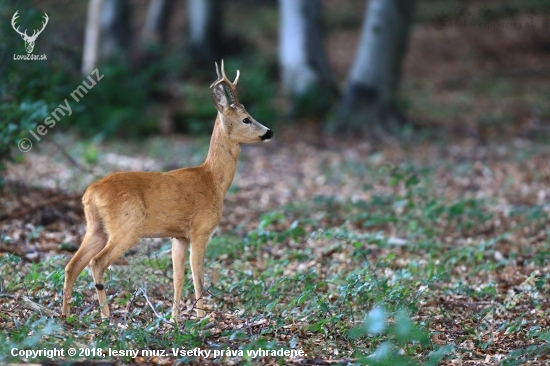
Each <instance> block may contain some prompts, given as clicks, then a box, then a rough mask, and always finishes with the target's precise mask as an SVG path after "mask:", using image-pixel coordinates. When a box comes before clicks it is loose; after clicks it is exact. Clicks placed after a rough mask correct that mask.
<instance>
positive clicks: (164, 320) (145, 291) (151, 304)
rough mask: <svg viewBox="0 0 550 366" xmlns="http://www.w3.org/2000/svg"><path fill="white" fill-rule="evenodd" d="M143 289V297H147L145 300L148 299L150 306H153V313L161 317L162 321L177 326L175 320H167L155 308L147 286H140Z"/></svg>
mask: <svg viewBox="0 0 550 366" xmlns="http://www.w3.org/2000/svg"><path fill="white" fill-rule="evenodd" d="M140 290H141V293H142V294H143V297H145V301H147V304H148V305H149V307H150V308H151V310H153V313H154V314H155V316H156V317H157V318H159V319H160V320H161V321H163V322H165V323H167V324H170V325H172V326H174V327H176V323H174V322H171V321H170V320H166V319H165V318H164V317H163V316H162V315H160V314H159V313H158V312H157V310H156V309H155V307H154V306H153V303H152V302H151V300H149V297H148V296H147V288H146V287H141V288H140Z"/></svg>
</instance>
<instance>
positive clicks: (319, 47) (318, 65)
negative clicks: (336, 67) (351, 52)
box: [279, 0, 334, 98]
mask: <svg viewBox="0 0 550 366" xmlns="http://www.w3.org/2000/svg"><path fill="white" fill-rule="evenodd" d="M321 10H322V8H321V2H320V0H279V11H280V19H281V20H280V21H281V25H280V27H279V63H280V66H281V71H282V81H283V88H284V90H285V92H286V93H287V94H288V95H289V96H291V97H293V98H296V97H298V98H299V97H301V96H304V95H305V94H307V93H308V92H310V91H312V90H313V89H314V88H317V87H324V88H328V89H333V88H334V86H333V84H332V81H331V77H330V68H329V65H328V62H327V57H326V55H325V51H324V48H323V35H322V18H321Z"/></svg>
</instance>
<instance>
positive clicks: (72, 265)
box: [61, 206, 107, 317]
mask: <svg viewBox="0 0 550 366" xmlns="http://www.w3.org/2000/svg"><path fill="white" fill-rule="evenodd" d="M84 213H85V215H86V222H87V226H88V227H87V229H86V235H85V236H84V239H83V240H82V244H81V245H80V248H79V249H78V251H77V252H76V253H75V255H74V256H73V257H72V258H71V260H70V261H69V263H68V264H67V266H66V267H65V284H64V285H63V308H62V309H61V315H62V316H64V317H67V316H69V313H70V306H71V298H72V292H73V286H74V283H75V281H76V279H77V277H78V275H79V274H80V273H81V272H82V270H83V269H84V267H86V266H87V265H88V263H90V260H91V259H92V258H93V257H94V256H95V255H96V254H97V253H99V252H100V251H101V250H102V249H103V248H104V247H105V245H106V244H107V234H106V233H105V230H104V227H103V224H102V222H101V219H99V217H98V216H97V215H96V214H95V212H94V209H93V208H92V207H90V206H84Z"/></svg>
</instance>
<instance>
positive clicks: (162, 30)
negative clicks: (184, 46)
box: [141, 0, 174, 44]
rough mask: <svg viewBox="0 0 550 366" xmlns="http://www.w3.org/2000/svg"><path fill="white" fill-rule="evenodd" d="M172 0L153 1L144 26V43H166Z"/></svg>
mask: <svg viewBox="0 0 550 366" xmlns="http://www.w3.org/2000/svg"><path fill="white" fill-rule="evenodd" d="M173 4H174V2H173V1H172V0H151V2H150V3H149V8H148V9H147V16H146V18H145V24H144V25H143V33H142V37H141V38H142V42H143V43H146V44H147V43H166V38H167V36H168V23H169V21H168V20H169V17H170V13H171V10H172V5H173Z"/></svg>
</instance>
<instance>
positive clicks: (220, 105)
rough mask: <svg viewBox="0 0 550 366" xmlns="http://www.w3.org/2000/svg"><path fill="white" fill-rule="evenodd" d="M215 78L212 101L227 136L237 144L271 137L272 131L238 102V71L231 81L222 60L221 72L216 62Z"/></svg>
mask: <svg viewBox="0 0 550 366" xmlns="http://www.w3.org/2000/svg"><path fill="white" fill-rule="evenodd" d="M216 73H217V74H218V80H216V81H215V82H214V83H212V85H210V89H212V101H213V102H214V105H215V106H216V108H217V109H218V111H219V118H220V122H221V123H222V126H223V128H224V130H225V131H226V132H227V135H228V136H229V138H230V139H231V140H232V141H234V142H236V143H239V144H251V143H254V142H259V141H267V140H269V139H271V137H273V131H271V130H270V129H269V128H267V127H265V126H264V125H262V124H261V123H259V122H258V121H256V120H255V119H254V118H252V116H251V115H250V114H248V112H247V111H246V109H245V108H244V106H243V105H242V104H241V103H239V98H238V95H237V83H238V82H239V75H240V73H239V71H238V70H237V77H236V78H235V81H233V82H231V81H230V80H229V79H228V78H227V76H226V75H225V70H224V65H223V60H222V68H221V74H220V70H219V69H218V63H216Z"/></svg>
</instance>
